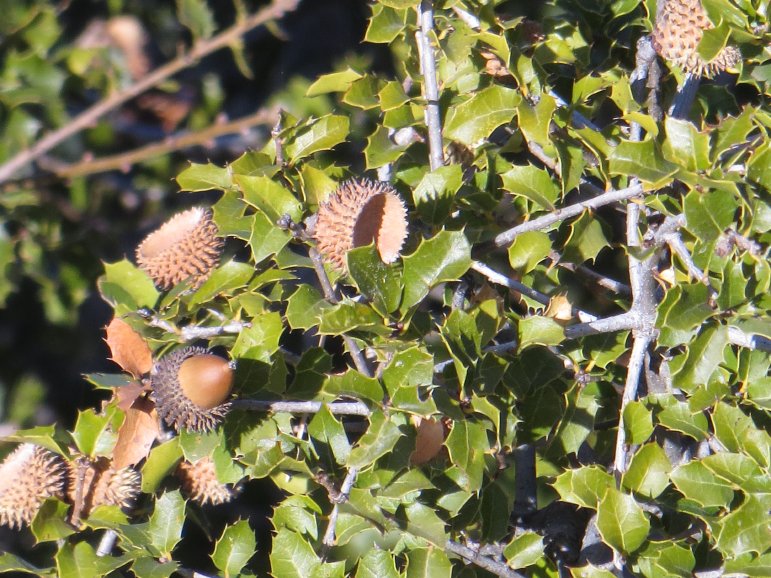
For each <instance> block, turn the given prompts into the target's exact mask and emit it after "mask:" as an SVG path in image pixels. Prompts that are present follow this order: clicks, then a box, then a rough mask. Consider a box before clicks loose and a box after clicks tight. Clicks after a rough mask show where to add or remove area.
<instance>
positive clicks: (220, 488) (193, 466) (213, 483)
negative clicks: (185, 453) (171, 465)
mask: <svg viewBox="0 0 771 578" xmlns="http://www.w3.org/2000/svg"><path fill="white" fill-rule="evenodd" d="M176 475H177V477H178V478H179V480H180V482H181V483H182V491H183V492H184V493H185V495H186V496H187V497H188V498H190V499H191V500H193V501H194V502H197V503H198V504H200V505H202V506H205V505H207V504H211V505H212V506H218V505H219V504H224V503H226V502H229V501H230V500H232V499H233V496H235V492H234V491H233V489H232V488H231V487H230V486H229V485H228V484H223V483H222V482H220V481H219V480H218V479H217V471H216V469H215V468H214V460H212V459H211V458H210V457H208V456H207V457H204V458H201V459H200V460H198V461H196V462H188V461H187V460H182V461H181V462H180V463H179V466H177V471H176Z"/></svg>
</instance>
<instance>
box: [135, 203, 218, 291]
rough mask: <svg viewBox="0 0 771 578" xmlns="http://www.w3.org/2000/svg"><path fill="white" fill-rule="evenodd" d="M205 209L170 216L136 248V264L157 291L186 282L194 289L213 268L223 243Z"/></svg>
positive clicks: (209, 214) (208, 212)
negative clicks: (188, 281) (145, 273)
mask: <svg viewBox="0 0 771 578" xmlns="http://www.w3.org/2000/svg"><path fill="white" fill-rule="evenodd" d="M217 233H218V230H217V225H215V224H214V221H212V213H211V211H210V210H209V209H205V208H202V207H194V208H192V209H189V210H187V211H184V212H182V213H178V214H176V215H174V216H173V217H172V218H171V219H169V220H168V221H166V223H164V224H163V225H162V226H161V227H160V228H159V229H157V230H155V231H153V232H152V233H150V234H149V235H148V236H147V237H146V238H145V240H144V241H142V242H141V243H140V244H139V246H138V247H137V251H136V257H137V264H138V265H139V267H140V268H141V269H143V270H144V271H146V272H147V274H148V275H150V277H151V278H152V279H153V282H154V283H155V284H156V285H157V286H158V287H159V288H160V289H164V290H166V289H171V288H172V287H173V286H174V285H176V284H177V283H179V282H181V281H184V280H185V279H188V278H189V279H190V282H191V286H192V288H194V289H195V288H198V287H200V286H201V284H202V283H203V282H204V281H206V279H207V278H208V277H209V275H210V274H211V272H212V271H213V270H214V268H215V267H217V263H218V262H219V258H220V254H221V253H222V247H223V244H224V243H223V240H222V239H221V238H220V237H218V236H217Z"/></svg>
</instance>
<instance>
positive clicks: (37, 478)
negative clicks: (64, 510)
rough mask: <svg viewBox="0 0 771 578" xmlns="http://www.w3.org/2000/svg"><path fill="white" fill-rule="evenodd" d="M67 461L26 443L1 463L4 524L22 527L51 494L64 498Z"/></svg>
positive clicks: (0, 498)
mask: <svg viewBox="0 0 771 578" xmlns="http://www.w3.org/2000/svg"><path fill="white" fill-rule="evenodd" d="M65 481H66V469H65V466H64V461H63V460H62V459H61V457H59V456H58V455H56V454H55V453H53V452H50V451H48V450H46V449H44V448H42V447H40V446H36V445H34V444H22V445H20V446H19V447H18V448H16V449H15V450H14V451H13V453H11V454H9V455H8V457H7V458H5V460H4V461H3V463H2V464H0V525H3V526H9V527H10V528H21V527H22V526H25V525H28V524H30V523H31V522H32V520H33V519H34V518H35V515H36V514H37V513H38V510H40V506H41V505H42V504H43V502H44V501H45V500H46V498H50V497H62V496H63V495H64V485H65Z"/></svg>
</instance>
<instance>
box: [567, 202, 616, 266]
mask: <svg viewBox="0 0 771 578" xmlns="http://www.w3.org/2000/svg"><path fill="white" fill-rule="evenodd" d="M609 246H610V242H609V241H608V239H607V237H605V232H604V231H603V229H602V224H601V222H600V220H599V219H598V218H597V217H596V216H595V215H593V214H592V212H591V211H588V210H587V211H584V212H583V213H581V216H580V217H578V219H576V220H575V221H573V222H572V223H571V224H570V236H569V237H568V240H567V242H566V243H565V252H564V254H563V259H564V260H566V261H570V262H574V263H583V262H584V261H594V260H595V258H596V257H597V255H598V254H599V252H600V251H602V250H603V249H604V248H605V247H609Z"/></svg>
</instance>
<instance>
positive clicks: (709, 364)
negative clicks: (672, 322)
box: [671, 325, 728, 391]
mask: <svg viewBox="0 0 771 578" xmlns="http://www.w3.org/2000/svg"><path fill="white" fill-rule="evenodd" d="M727 346H728V328H727V327H726V326H725V325H719V326H712V327H707V328H706V329H705V330H704V331H702V332H701V334H699V336H698V337H697V338H696V339H695V340H693V341H691V343H690V345H689V346H688V354H687V355H685V356H682V355H681V356H679V357H677V358H676V360H675V361H673V363H672V364H671V369H672V373H673V376H672V382H673V384H674V385H675V387H679V388H682V389H684V390H686V391H692V390H693V389H694V388H695V387H697V386H699V385H701V384H705V383H709V381H710V378H711V377H712V374H713V373H714V372H715V370H716V369H717V368H718V366H719V365H720V363H721V362H722V361H723V354H724V353H725V350H726V347H727ZM680 360H682V361H680Z"/></svg>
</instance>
